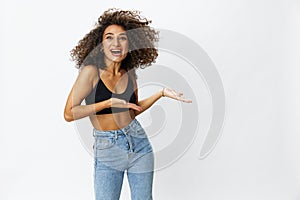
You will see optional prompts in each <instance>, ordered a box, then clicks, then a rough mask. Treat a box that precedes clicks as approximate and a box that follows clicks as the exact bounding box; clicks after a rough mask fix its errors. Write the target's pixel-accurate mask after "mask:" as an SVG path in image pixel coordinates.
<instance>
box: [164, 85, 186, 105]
mask: <svg viewBox="0 0 300 200" xmlns="http://www.w3.org/2000/svg"><path fill="white" fill-rule="evenodd" d="M161 92H162V95H163V96H165V97H169V98H172V99H175V100H178V101H182V102H185V103H192V100H190V99H186V98H185V97H184V96H183V93H182V92H176V91H175V90H174V89H171V88H163V89H162V91H161Z"/></svg>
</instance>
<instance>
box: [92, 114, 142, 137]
mask: <svg viewBox="0 0 300 200" xmlns="http://www.w3.org/2000/svg"><path fill="white" fill-rule="evenodd" d="M137 125H138V126H140V123H139V121H138V120H137V119H136V118H134V119H133V120H132V121H131V122H130V123H129V124H128V125H127V126H125V127H123V128H121V129H117V130H98V129H95V128H93V136H94V137H95V136H103V135H108V134H112V135H116V134H124V133H125V134H126V133H127V132H128V131H129V130H130V129H132V128H133V127H134V126H137Z"/></svg>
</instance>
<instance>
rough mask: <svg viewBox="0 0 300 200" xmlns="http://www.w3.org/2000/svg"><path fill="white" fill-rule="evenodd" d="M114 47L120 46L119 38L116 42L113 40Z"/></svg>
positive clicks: (116, 38) (115, 39)
mask: <svg viewBox="0 0 300 200" xmlns="http://www.w3.org/2000/svg"><path fill="white" fill-rule="evenodd" d="M113 45H114V46H116V47H118V46H120V41H119V38H118V37H115V38H114V40H113Z"/></svg>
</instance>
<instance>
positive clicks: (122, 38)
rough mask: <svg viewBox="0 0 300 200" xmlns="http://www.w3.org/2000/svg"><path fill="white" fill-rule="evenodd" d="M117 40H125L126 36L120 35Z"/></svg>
mask: <svg viewBox="0 0 300 200" xmlns="http://www.w3.org/2000/svg"><path fill="white" fill-rule="evenodd" d="M119 40H122V41H125V40H127V37H126V36H122V37H120V38H119Z"/></svg>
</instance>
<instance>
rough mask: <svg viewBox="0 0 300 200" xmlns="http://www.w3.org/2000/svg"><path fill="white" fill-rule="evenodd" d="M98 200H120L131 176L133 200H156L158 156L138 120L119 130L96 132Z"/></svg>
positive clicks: (95, 181) (95, 151)
mask: <svg viewBox="0 0 300 200" xmlns="http://www.w3.org/2000/svg"><path fill="white" fill-rule="evenodd" d="M93 136H94V138H95V142H94V146H93V149H94V191H95V197H96V200H119V198H120V194H121V189H122V183H123V177H124V172H125V171H126V172H127V178H128V182H129V187H130V192H131V200H152V183H153V169H154V154H153V149H152V146H151V144H150V142H149V140H148V137H147V135H146V133H145V130H144V129H143V127H142V126H141V124H140V123H139V121H138V120H137V119H133V121H131V122H130V124H129V125H127V126H126V127H124V128H122V129H119V130H109V131H101V130H97V129H93Z"/></svg>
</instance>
